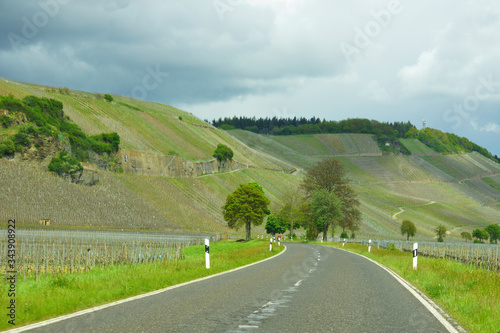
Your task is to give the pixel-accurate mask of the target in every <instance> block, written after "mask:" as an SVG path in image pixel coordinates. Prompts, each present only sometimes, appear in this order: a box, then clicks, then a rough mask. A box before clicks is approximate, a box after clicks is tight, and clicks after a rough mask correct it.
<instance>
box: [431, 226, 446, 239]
mask: <svg viewBox="0 0 500 333" xmlns="http://www.w3.org/2000/svg"><path fill="white" fill-rule="evenodd" d="M434 231H435V232H436V236H437V241H438V242H444V238H445V237H446V231H447V230H446V227H445V226H442V225H440V226H438V227H436V229H434Z"/></svg>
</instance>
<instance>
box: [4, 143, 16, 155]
mask: <svg viewBox="0 0 500 333" xmlns="http://www.w3.org/2000/svg"><path fill="white" fill-rule="evenodd" d="M15 151H16V145H15V144H14V142H12V140H5V141H2V142H0V156H4V155H10V154H14V153H15Z"/></svg>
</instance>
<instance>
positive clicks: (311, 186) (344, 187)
mask: <svg viewBox="0 0 500 333" xmlns="http://www.w3.org/2000/svg"><path fill="white" fill-rule="evenodd" d="M348 182H349V180H348V179H347V178H346V170H345V168H344V167H343V166H342V164H341V163H340V162H339V161H338V160H337V159H334V158H329V159H325V160H322V161H319V162H317V163H316V164H314V165H313V166H312V167H311V168H310V169H309V170H307V174H306V176H305V177H304V179H303V181H302V183H301V188H302V190H303V191H304V193H305V196H306V198H307V199H311V196H312V194H313V192H314V191H315V190H319V189H323V190H325V191H327V192H330V193H334V194H335V195H336V196H337V197H338V198H339V200H340V203H341V207H342V208H341V209H342V217H340V218H339V219H338V220H337V222H338V224H339V226H340V227H342V230H343V233H345V229H349V230H351V231H354V230H359V221H360V220H361V212H360V211H359V209H358V206H359V201H358V199H357V196H356V193H355V192H354V190H353V188H352V187H351V186H349V185H348Z"/></svg>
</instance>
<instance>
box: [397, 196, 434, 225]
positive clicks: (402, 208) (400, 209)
mask: <svg viewBox="0 0 500 333" xmlns="http://www.w3.org/2000/svg"><path fill="white" fill-rule="evenodd" d="M435 203H436V201H429V202H426V203H424V204H421V205H415V206H412V207H423V206H427V205H432V204H435ZM398 208H399V212H397V213H394V214H392V216H391V218H392V219H393V220H394V221H398V220H399V219H398V215H399V214H401V213H403V212H405V209H404V207H398Z"/></svg>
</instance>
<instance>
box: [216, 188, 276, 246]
mask: <svg viewBox="0 0 500 333" xmlns="http://www.w3.org/2000/svg"><path fill="white" fill-rule="evenodd" d="M269 202H270V201H269V199H268V198H267V197H266V196H265V194H264V190H263V189H262V187H260V186H259V185H258V184H257V183H248V184H242V185H240V186H239V187H238V188H237V189H236V190H235V191H234V192H233V193H231V194H230V195H228V196H227V199H226V204H225V205H224V206H222V212H223V215H224V220H226V221H227V225H228V227H230V228H235V229H238V228H239V227H241V226H243V225H245V228H246V239H247V240H250V236H251V228H252V224H253V225H256V226H257V225H261V224H262V223H263V222H264V217H265V216H266V215H269V214H270V213H271V212H270V211H269V209H268V205H269Z"/></svg>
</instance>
